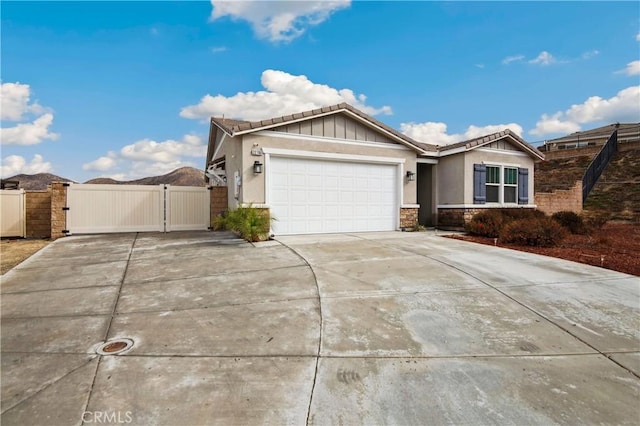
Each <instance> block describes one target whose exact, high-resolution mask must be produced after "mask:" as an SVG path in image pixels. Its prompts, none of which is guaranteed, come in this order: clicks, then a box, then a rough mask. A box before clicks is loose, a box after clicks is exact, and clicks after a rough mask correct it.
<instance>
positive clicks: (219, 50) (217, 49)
mask: <svg viewBox="0 0 640 426" xmlns="http://www.w3.org/2000/svg"><path fill="white" fill-rule="evenodd" d="M226 51H227V47H226V46H216V47H212V48H211V53H222V52H226Z"/></svg>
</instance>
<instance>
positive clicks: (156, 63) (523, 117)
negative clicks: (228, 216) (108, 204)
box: [0, 0, 640, 182]
mask: <svg viewBox="0 0 640 426" xmlns="http://www.w3.org/2000/svg"><path fill="white" fill-rule="evenodd" d="M0 7H1V9H2V10H1V12H2V28H1V32H2V33H1V36H2V57H1V59H2V64H1V66H2V92H1V95H2V107H1V109H0V112H1V116H2V134H1V139H2V153H1V158H2V177H8V176H11V175H14V174H17V173H38V172H51V173H55V174H58V175H60V176H63V177H67V178H70V179H74V180H77V181H80V182H83V181H86V180H88V179H91V178H93V177H98V176H110V177H115V178H119V179H133V178H138V177H143V176H150V175H157V174H164V173H167V172H169V171H171V170H173V169H175V168H177V167H181V166H185V165H190V166H194V167H197V168H203V167H204V161H205V160H204V155H205V152H206V140H207V136H208V130H209V128H208V117H210V116H212V115H215V116H221V115H223V114H224V115H225V116H226V117H235V118H241V119H249V120H254V119H264V118H269V117H273V116H279V115H283V114H288V113H292V112H297V111H303V110H307V109H312V108H316V107H319V106H323V105H329V104H335V103H339V102H343V101H345V102H349V103H351V104H352V105H354V106H355V107H357V108H360V109H362V110H363V111H365V112H367V113H369V114H372V115H374V116H375V117H376V118H378V119H379V120H381V121H383V122H385V123H386V124H388V125H390V126H392V127H395V128H397V129H399V130H401V131H403V132H404V133H406V134H408V135H409V136H411V137H413V138H415V139H417V140H421V141H424V142H429V143H434V144H440V145H442V144H447V143H453V142H457V141H459V140H464V139H467V138H471V137H476V136H480V135H482V134H486V133H492V132H495V131H498V130H501V129H502V128H504V127H509V128H511V129H512V130H514V131H516V132H518V133H520V134H521V136H522V137H524V138H525V139H526V140H527V141H529V142H533V143H537V142H540V141H543V140H545V139H551V138H553V137H557V136H561V135H564V134H567V133H571V132H574V131H578V130H584V129H589V128H594V127H598V126H601V125H604V124H608V123H612V122H616V121H619V122H637V121H640V6H639V4H638V3H637V2H617V3H616V2H561V3H551V2H447V3H441V2H361V1H356V2H349V1H344V0H338V1H331V2H317V1H300V2H270V1H269V2H267V1H256V2H218V1H212V2H147V1H143V2H7V1H2V3H1V6H0Z"/></svg>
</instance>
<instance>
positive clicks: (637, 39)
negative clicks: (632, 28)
mask: <svg viewBox="0 0 640 426" xmlns="http://www.w3.org/2000/svg"><path fill="white" fill-rule="evenodd" d="M636 41H640V33H638V34H636Z"/></svg>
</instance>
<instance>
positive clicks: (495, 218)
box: [465, 209, 504, 238]
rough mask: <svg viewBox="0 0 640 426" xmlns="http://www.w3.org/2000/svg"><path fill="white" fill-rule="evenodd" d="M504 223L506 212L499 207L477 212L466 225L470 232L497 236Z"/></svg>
mask: <svg viewBox="0 0 640 426" xmlns="http://www.w3.org/2000/svg"><path fill="white" fill-rule="evenodd" d="M503 225H504V214H503V213H502V212H501V211H500V210H498V209H487V210H484V211H481V212H480V213H476V214H475V215H473V218H471V220H470V221H469V222H467V224H466V225H465V228H466V230H467V232H469V233H470V234H475V235H481V236H483V237H491V238H495V237H497V236H498V235H500V230H501V229H502V226H503Z"/></svg>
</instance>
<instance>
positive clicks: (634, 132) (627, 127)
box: [547, 123, 640, 143]
mask: <svg viewBox="0 0 640 426" xmlns="http://www.w3.org/2000/svg"><path fill="white" fill-rule="evenodd" d="M616 126H618V138H620V136H622V135H628V136H630V137H635V138H637V137H638V136H640V123H613V124H608V125H606V126H602V127H597V128H595V129H590V130H584V131H581V132H575V133H571V134H569V135H566V136H562V137H560V138H556V139H549V140H548V141H547V143H564V142H575V141H578V140H581V139H598V138H605V139H606V138H608V137H609V136H610V135H611V133H613V131H614V130H615V129H616Z"/></svg>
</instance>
